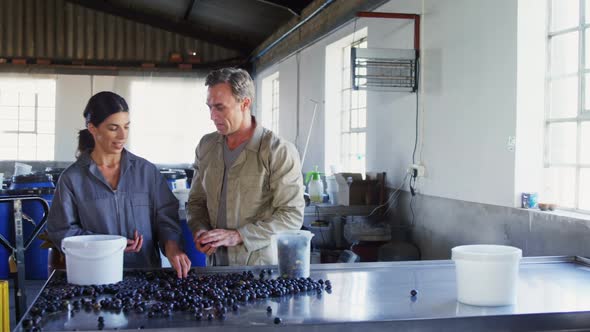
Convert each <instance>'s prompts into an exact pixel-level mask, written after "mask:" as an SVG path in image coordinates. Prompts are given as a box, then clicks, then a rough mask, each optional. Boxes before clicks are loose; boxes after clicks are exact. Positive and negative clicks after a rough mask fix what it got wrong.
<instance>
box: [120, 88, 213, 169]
mask: <svg viewBox="0 0 590 332" xmlns="http://www.w3.org/2000/svg"><path fill="white" fill-rule="evenodd" d="M206 91H207V90H206V87H205V83H204V80H203V79H196V78H150V79H145V80H135V81H133V82H131V97H130V105H129V107H130V117H131V129H130V131H129V149H130V150H131V152H133V153H136V154H137V155H139V156H141V157H143V158H146V159H147V160H149V161H151V162H154V163H191V164H192V163H193V162H194V160H195V148H196V146H197V144H198V143H199V140H200V139H201V137H202V136H203V135H205V134H207V133H210V132H213V131H215V126H214V125H213V123H212V122H211V119H210V118H209V109H208V108H207V105H206Z"/></svg>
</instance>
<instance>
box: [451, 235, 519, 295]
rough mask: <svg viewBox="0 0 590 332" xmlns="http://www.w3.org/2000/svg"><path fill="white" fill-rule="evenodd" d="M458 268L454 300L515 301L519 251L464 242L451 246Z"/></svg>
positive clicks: (513, 248) (505, 247) (511, 248)
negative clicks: (465, 243)
mask: <svg viewBox="0 0 590 332" xmlns="http://www.w3.org/2000/svg"><path fill="white" fill-rule="evenodd" d="M451 252H452V259H453V261H455V267H456V271H457V300H458V301H459V302H462V303H465V304H469V305H477V306H502V305H511V304H514V303H515V302H516V285H517V281H518V266H519V263H520V259H521V257H522V250H520V249H518V248H515V247H509V246H501V245H485V244H480V245H467V246H459V247H455V248H453V249H452V251H451Z"/></svg>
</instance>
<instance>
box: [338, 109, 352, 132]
mask: <svg viewBox="0 0 590 332" xmlns="http://www.w3.org/2000/svg"><path fill="white" fill-rule="evenodd" d="M340 131H342V132H347V131H350V111H344V112H342V126H341V128H340Z"/></svg>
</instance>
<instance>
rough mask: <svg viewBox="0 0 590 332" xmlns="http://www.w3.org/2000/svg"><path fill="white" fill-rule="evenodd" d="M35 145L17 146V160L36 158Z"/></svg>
mask: <svg viewBox="0 0 590 332" xmlns="http://www.w3.org/2000/svg"><path fill="white" fill-rule="evenodd" d="M36 152H37V151H36V148H35V146H24V145H19V146H18V158H17V159H18V160H35V159H37V154H36Z"/></svg>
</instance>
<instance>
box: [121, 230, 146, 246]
mask: <svg viewBox="0 0 590 332" xmlns="http://www.w3.org/2000/svg"><path fill="white" fill-rule="evenodd" d="M141 246H143V235H139V233H138V232H137V229H136V230H135V235H134V238H133V240H131V239H127V247H126V248H125V252H139V251H140V250H141Z"/></svg>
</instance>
